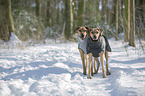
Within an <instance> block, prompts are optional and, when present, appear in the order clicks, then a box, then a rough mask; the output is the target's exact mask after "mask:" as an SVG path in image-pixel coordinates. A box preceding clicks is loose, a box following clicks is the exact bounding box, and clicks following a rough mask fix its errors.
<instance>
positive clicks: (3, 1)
mask: <svg viewBox="0 0 145 96" xmlns="http://www.w3.org/2000/svg"><path fill="white" fill-rule="evenodd" d="M11 32H14V33H15V29H14V23H13V18H12V13H11V0H0V39H2V40H4V41H8V40H9V39H10V36H11Z"/></svg>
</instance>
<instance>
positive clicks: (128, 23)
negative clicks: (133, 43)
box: [127, 0, 130, 40]
mask: <svg viewBox="0 0 145 96" xmlns="http://www.w3.org/2000/svg"><path fill="white" fill-rule="evenodd" d="M127 29H128V32H127V34H128V40H129V35H130V0H128V20H127Z"/></svg>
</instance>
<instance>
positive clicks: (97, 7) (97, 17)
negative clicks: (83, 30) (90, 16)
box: [96, 0, 100, 26]
mask: <svg viewBox="0 0 145 96" xmlns="http://www.w3.org/2000/svg"><path fill="white" fill-rule="evenodd" d="M99 2H100V0H97V1H96V25H97V26H98V23H99V15H98V14H99V13H100V12H99Z"/></svg>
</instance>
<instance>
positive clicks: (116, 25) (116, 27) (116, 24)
mask: <svg viewBox="0 0 145 96" xmlns="http://www.w3.org/2000/svg"><path fill="white" fill-rule="evenodd" d="M115 32H116V40H118V0H117V1H116V23H115Z"/></svg>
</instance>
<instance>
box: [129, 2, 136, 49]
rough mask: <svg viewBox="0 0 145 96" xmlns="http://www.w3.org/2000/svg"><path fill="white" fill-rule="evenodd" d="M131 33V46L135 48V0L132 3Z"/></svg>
mask: <svg viewBox="0 0 145 96" xmlns="http://www.w3.org/2000/svg"><path fill="white" fill-rule="evenodd" d="M130 9H131V31H130V38H129V45H130V46H133V47H135V0H132V1H131V8H130Z"/></svg>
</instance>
